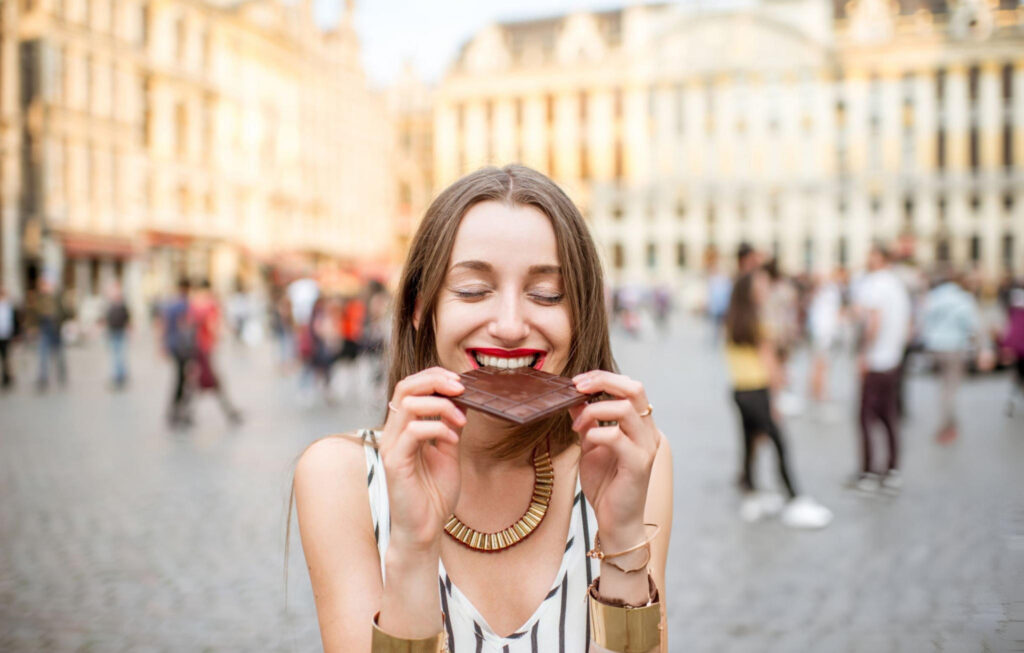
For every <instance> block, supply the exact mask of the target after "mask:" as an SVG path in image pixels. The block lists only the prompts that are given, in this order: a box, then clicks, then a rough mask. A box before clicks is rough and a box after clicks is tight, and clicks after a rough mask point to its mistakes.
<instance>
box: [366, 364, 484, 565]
mask: <svg viewBox="0 0 1024 653" xmlns="http://www.w3.org/2000/svg"><path fill="white" fill-rule="evenodd" d="M464 390H465V388H464V387H463V385H462V384H461V383H460V382H459V375H458V374H456V373H455V372H451V371H449V370H446V369H444V368H443V367H431V368H429V369H426V370H423V371H422V372H418V373H416V374H412V375H410V376H408V377H406V378H404V379H402V380H401V381H400V382H399V383H398V384H397V385H396V386H395V393H394V395H393V396H392V397H391V401H390V402H389V403H388V419H387V422H385V424H384V432H383V435H382V437H381V443H380V456H381V461H382V462H383V465H384V473H385V475H386V478H387V485H388V502H389V506H390V510H391V546H397V547H399V549H402V550H408V551H411V552H417V551H428V550H431V549H432V548H434V547H436V546H438V544H439V543H440V539H441V533H442V531H443V530H444V525H445V523H446V522H447V521H448V518H449V517H450V516H451V514H452V512H453V511H454V510H455V504H456V503H457V501H458V498H459V453H458V443H459V435H460V433H461V430H462V427H463V426H464V425H465V424H466V416H465V414H464V413H463V412H462V411H461V410H459V408H458V407H456V406H455V404H453V403H452V402H451V400H449V399H447V398H445V397H438V396H434V395H435V394H442V395H447V396H457V395H459V394H462V392H463V391H464ZM436 417H440V418H441V419H440V420H437V419H430V418H436Z"/></svg>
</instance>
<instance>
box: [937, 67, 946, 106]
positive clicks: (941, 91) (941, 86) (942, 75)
mask: <svg viewBox="0 0 1024 653" xmlns="http://www.w3.org/2000/svg"><path fill="white" fill-rule="evenodd" d="M935 99H936V101H937V102H938V103H939V105H940V106H941V105H942V104H944V103H945V101H946V69H945V68H939V69H938V70H937V71H935Z"/></svg>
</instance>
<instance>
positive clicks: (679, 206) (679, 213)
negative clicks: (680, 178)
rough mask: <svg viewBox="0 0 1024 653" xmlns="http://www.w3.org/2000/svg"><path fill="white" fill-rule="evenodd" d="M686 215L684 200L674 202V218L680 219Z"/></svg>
mask: <svg viewBox="0 0 1024 653" xmlns="http://www.w3.org/2000/svg"><path fill="white" fill-rule="evenodd" d="M685 217H686V202H684V201H683V200H679V201H678V202H676V219H677V220H682V219H684V218H685Z"/></svg>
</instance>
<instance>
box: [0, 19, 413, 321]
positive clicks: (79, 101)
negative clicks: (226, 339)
mask: <svg viewBox="0 0 1024 653" xmlns="http://www.w3.org/2000/svg"><path fill="white" fill-rule="evenodd" d="M352 5H353V3H351V2H348V3H346V4H345V5H344V7H343V10H342V12H341V16H340V19H339V21H338V23H337V24H336V25H334V26H332V27H331V28H330V29H326V30H325V29H323V28H322V27H320V26H318V25H317V24H316V23H315V21H314V19H313V12H312V6H311V4H310V2H308V1H303V2H296V3H289V4H285V3H281V2H278V1H277V0H252V1H249V2H241V3H239V2H214V1H212V0H207V1H205V2H197V1H189V0H11V1H9V2H4V3H3V7H2V16H3V24H2V30H3V31H2V34H3V44H2V47H0V57H2V60H0V70H2V76H0V81H2V87H0V98H2V102H0V119H2V123H0V124H2V127H0V129H2V146H3V150H2V156H3V158H2V169H3V173H4V176H3V180H2V185H0V193H2V195H0V205H2V210H3V230H2V232H0V233H2V242H0V251H2V260H0V269H2V270H3V278H2V282H3V283H4V284H5V285H6V286H7V287H8V288H9V289H10V290H11V291H12V292H13V294H14V295H15V296H16V297H20V296H22V295H23V294H24V292H25V289H26V288H31V287H32V286H33V284H34V282H35V280H36V279H37V278H38V277H39V276H41V275H49V276H52V277H53V278H54V280H55V281H58V282H61V283H62V285H63V286H64V287H65V288H67V289H70V290H72V291H74V293H75V295H76V297H78V298H83V297H85V296H89V295H93V294H95V293H97V292H99V291H101V290H102V289H103V288H105V287H106V283H107V282H108V281H111V280H115V279H116V280H121V281H123V282H124V283H125V285H126V287H127V289H128V292H129V296H130V297H132V298H133V299H134V300H135V301H136V302H142V301H144V300H148V299H150V298H152V297H154V296H157V295H159V294H160V293H163V292H166V291H168V290H169V289H170V288H171V286H172V285H173V284H174V282H175V280H176V279H177V278H178V277H179V276H189V277H192V278H193V279H199V278H208V279H210V280H211V281H212V282H213V284H214V286H215V288H217V289H220V290H227V289H229V288H232V287H234V285H235V284H236V283H237V282H241V283H243V284H245V285H249V286H252V285H260V284H261V283H263V282H264V281H265V280H266V279H265V278H266V277H268V276H270V275H273V274H275V273H279V272H282V271H284V272H282V273H288V274H298V273H303V272H308V271H311V270H312V269H314V268H315V267H317V266H323V265H341V266H346V267H349V268H353V269H358V268H360V267H361V266H379V265H382V264H383V262H385V261H387V260H389V259H390V258H391V256H392V249H393V246H394V235H393V233H392V222H393V221H392V219H391V218H392V215H391V214H392V212H393V209H394V199H393V195H394V184H393V182H392V179H391V177H390V169H389V161H388V157H389V156H390V146H391V141H392V138H393V135H392V128H391V125H390V123H389V121H388V119H387V117H386V112H385V111H384V108H385V107H384V102H383V98H382V97H380V96H379V94H375V93H373V92H372V91H371V90H370V88H369V86H368V84H367V83H366V81H365V79H364V75H363V72H362V67H361V63H360V60H359V56H360V55H359V44H358V40H357V37H356V34H355V31H354V29H353V27H352V11H353V6H352Z"/></svg>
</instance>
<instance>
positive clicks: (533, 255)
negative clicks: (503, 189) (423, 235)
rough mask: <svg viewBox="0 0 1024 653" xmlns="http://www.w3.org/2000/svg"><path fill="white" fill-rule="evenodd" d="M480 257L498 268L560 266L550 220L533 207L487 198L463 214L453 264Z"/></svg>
mask: <svg viewBox="0 0 1024 653" xmlns="http://www.w3.org/2000/svg"><path fill="white" fill-rule="evenodd" d="M462 260H479V261H486V262H488V263H491V264H492V265H493V266H495V267H496V268H499V267H517V266H520V265H521V266H526V267H528V266H531V265H538V264H544V265H558V242H557V240H556V239H555V229H554V227H552V226H551V220H550V219H549V218H548V217H547V216H546V215H544V213H542V212H541V211H540V210H539V209H537V208H535V207H533V206H522V205H517V206H510V205H508V204H505V203H503V202H494V201H487V202H481V203H479V204H476V205H474V206H473V207H472V208H471V209H470V210H469V211H467V212H466V215H465V216H463V218H462V222H461V224H460V225H459V230H458V232H457V233H456V235H455V244H454V246H453V248H452V258H451V261H450V263H455V262H458V261H462Z"/></svg>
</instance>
